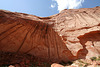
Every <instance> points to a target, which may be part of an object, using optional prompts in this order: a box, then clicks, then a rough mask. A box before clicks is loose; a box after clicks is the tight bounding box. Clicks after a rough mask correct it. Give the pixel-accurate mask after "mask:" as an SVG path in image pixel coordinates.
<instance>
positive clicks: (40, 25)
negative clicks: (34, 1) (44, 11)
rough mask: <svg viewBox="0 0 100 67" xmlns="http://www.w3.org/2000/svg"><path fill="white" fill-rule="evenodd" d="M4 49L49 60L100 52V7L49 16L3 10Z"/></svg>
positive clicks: (0, 36)
mask: <svg viewBox="0 0 100 67" xmlns="http://www.w3.org/2000/svg"><path fill="white" fill-rule="evenodd" d="M0 52H14V53H24V54H31V55H34V56H36V57H39V58H43V59H44V60H48V61H71V60H75V59H79V58H90V57H92V56H98V55H100V7H95V8H82V9H69V10H63V11H61V12H60V13H59V14H56V15H52V16H49V17H37V16H34V15H29V14H24V13H17V12H10V11H5V10H0Z"/></svg>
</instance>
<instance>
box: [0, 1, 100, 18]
mask: <svg viewBox="0 0 100 67" xmlns="http://www.w3.org/2000/svg"><path fill="white" fill-rule="evenodd" d="M96 6H100V0H0V9H3V10H9V11H13V12H22V13H27V14H32V15H36V16H41V17H46V16H51V15H54V14H57V13H59V12H60V11H61V10H63V9H65V8H66V9H78V8H92V7H96Z"/></svg>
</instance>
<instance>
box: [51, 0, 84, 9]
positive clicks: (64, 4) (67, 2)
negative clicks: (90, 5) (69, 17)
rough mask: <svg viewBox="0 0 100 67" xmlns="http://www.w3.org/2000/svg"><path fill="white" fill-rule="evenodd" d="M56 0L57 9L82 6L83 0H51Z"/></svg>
mask: <svg viewBox="0 0 100 67" xmlns="http://www.w3.org/2000/svg"><path fill="white" fill-rule="evenodd" d="M52 1H56V2H57V4H58V10H59V11H61V10H63V9H77V8H79V7H81V6H82V3H83V2H84V0H52Z"/></svg>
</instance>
